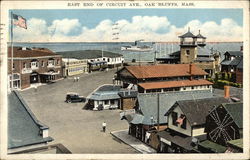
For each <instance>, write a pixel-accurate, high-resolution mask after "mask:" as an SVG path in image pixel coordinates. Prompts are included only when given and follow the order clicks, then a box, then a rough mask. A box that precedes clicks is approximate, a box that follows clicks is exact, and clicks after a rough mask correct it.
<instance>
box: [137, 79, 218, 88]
mask: <svg viewBox="0 0 250 160" xmlns="http://www.w3.org/2000/svg"><path fill="white" fill-rule="evenodd" d="M211 84H213V83H211V82H209V81H207V80H205V79H200V80H183V81H165V82H149V83H139V84H138V85H139V86H141V87H142V88H144V89H160V88H174V87H188V86H199V85H211Z"/></svg>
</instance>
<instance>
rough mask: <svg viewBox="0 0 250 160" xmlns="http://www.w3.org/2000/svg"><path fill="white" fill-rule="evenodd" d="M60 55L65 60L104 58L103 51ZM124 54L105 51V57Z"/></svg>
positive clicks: (85, 51)
mask: <svg viewBox="0 0 250 160" xmlns="http://www.w3.org/2000/svg"><path fill="white" fill-rule="evenodd" d="M57 53H58V54H60V55H62V56H63V58H76V59H94V58H102V51H101V50H79V51H64V52H57ZM121 56H123V55H122V54H119V53H113V52H108V51H103V57H110V58H115V57H121Z"/></svg>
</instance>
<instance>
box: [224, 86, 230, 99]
mask: <svg viewBox="0 0 250 160" xmlns="http://www.w3.org/2000/svg"><path fill="white" fill-rule="evenodd" d="M229 97H230V86H224V98H229Z"/></svg>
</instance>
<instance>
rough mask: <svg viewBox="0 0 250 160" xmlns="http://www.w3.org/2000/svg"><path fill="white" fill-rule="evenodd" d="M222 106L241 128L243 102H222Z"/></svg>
mask: <svg viewBox="0 0 250 160" xmlns="http://www.w3.org/2000/svg"><path fill="white" fill-rule="evenodd" d="M222 106H223V107H224V108H225V109H226V110H227V112H228V113H229V114H230V115H231V117H232V118H233V120H234V122H235V123H236V125H237V126H238V127H239V128H243V103H223V104H222Z"/></svg>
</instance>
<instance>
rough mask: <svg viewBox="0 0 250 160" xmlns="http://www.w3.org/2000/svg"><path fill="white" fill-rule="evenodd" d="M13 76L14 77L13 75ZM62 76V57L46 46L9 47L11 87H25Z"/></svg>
mask: <svg viewBox="0 0 250 160" xmlns="http://www.w3.org/2000/svg"><path fill="white" fill-rule="evenodd" d="M12 76H13V77H12ZM60 78H62V57H61V56H60V55H58V54H55V53H54V52H52V51H50V50H49V49H45V48H26V47H14V48H13V64H12V54H11V48H10V47H9V49H8V81H9V88H11V87H12V83H11V82H12V80H13V88H15V89H24V88H28V87H30V86H31V85H32V84H36V83H48V82H51V81H54V80H57V79H60Z"/></svg>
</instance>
